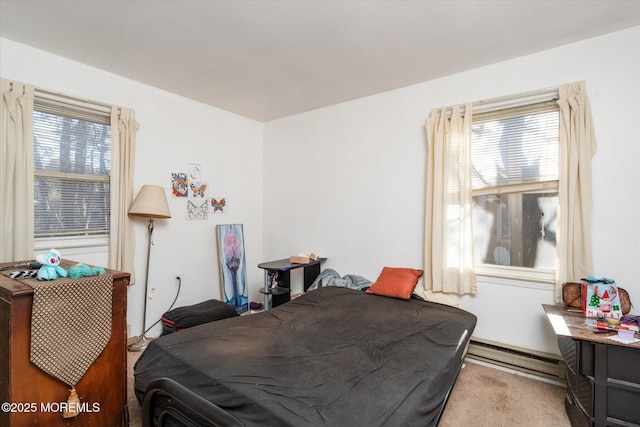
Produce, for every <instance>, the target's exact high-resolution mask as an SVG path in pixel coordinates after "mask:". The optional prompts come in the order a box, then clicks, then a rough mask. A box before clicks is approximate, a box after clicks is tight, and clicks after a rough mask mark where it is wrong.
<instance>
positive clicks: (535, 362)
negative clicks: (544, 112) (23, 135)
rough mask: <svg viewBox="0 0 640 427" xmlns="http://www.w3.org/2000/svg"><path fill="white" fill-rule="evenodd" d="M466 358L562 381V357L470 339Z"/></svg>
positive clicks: (563, 366)
mask: <svg viewBox="0 0 640 427" xmlns="http://www.w3.org/2000/svg"><path fill="white" fill-rule="evenodd" d="M467 357H470V358H472V359H476V360H481V361H483V362H487V363H492V364H495V365H498V366H502V367H505V368H510V369H513V370H516V371H519V372H524V373H527V374H531V375H537V376H540V377H543V378H547V379H551V380H559V381H564V372H565V367H566V365H565V363H564V360H563V359H562V356H558V355H555V354H551V353H544V352H540V351H536V350H531V349H528V348H522V347H516V346H512V345H508V344H504V343H498V342H495V341H490V340H485V339H481V338H473V337H472V338H471V343H470V344H469V351H468V353H467Z"/></svg>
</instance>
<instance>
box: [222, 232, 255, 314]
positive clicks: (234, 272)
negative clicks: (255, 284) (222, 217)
mask: <svg viewBox="0 0 640 427" xmlns="http://www.w3.org/2000/svg"><path fill="white" fill-rule="evenodd" d="M216 238H217V239H216V240H217V243H218V266H219V271H220V284H221V286H222V295H223V298H224V302H226V303H227V304H229V305H231V306H232V307H233V308H235V309H236V311H237V312H238V313H239V314H240V313H244V312H245V311H247V310H248V309H249V297H248V289H247V263H246V261H245V256H244V231H243V229H242V224H221V225H217V226H216Z"/></svg>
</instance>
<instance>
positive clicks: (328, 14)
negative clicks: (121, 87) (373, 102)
mask: <svg viewBox="0 0 640 427" xmlns="http://www.w3.org/2000/svg"><path fill="white" fill-rule="evenodd" d="M638 25H640V1H636V0H631V1H614V0H599V1H578V0H569V1H562V0H557V1H551V0H549V1H539V0H532V1H518V0H510V1H508V0H500V1H488V0H476V1H471V0H468V1H455V0H449V1H436V0H431V1H401V0H398V1H382V0H380V1H355V0H353V1H348V0H343V1H329V0H325V1H311V0H309V1H293V0H289V1H269V0H262V1H207V0H198V1H190V0H182V1H168V0H150V1H146V0H137V1H123V0H91V1H79V0H41V1H31V0H19V1H14V0H0V36H1V37H3V38H6V39H9V40H13V41H16V42H19V43H23V44H26V45H30V46H33V47H36V48H38V49H43V50H46V51H49V52H52V53H54V54H57V55H60V56H63V57H66V58H69V59H72V60H75V61H78V62H81V63H84V64H87V65H90V66H93V67H96V68H99V69H102V70H105V71H108V72H111V73H114V74H118V75H120V76H124V77H127V78H129V79H132V80H136V81H139V82H142V83H145V84H148V85H151V86H155V87H158V88H161V89H164V90H167V91H169V92H173V93H176V94H179V95H182V96H185V97H187V98H191V99H194V100H197V101H200V102H203V103H205V104H209V105H213V106H215V107H218V108H221V109H224V110H227V111H230V112H233V113H237V114H240V115H242V116H245V117H249V118H252V119H255V120H258V121H269V120H273V119H277V118H281V117H285V116H289V115H293V114H297V113H301V112H305V111H310V110H313V109H316V108H320V107H324V106H328V105H333V104H336V103H340V102H344V101H348V100H352V99H356V98H360V97H364V96H368V95H373V94H376V93H381V92H384V91H388V90H392V89H397V88H400V87H404V86H408V85H411V84H415V83H419V82H423V81H427V80H431V79H434V78H438V77H441V76H445V75H448V74H452V73H456V72H460V71H465V70H469V69H472V68H476V67H480V66H483V65H487V64H491V63H495V62H498V61H503V60H507V59H510V58H514V57H518V56H522V55H526V54H530V53H534V52H539V51H542V50H545V49H550V48H553V47H557V46H561V45H565V44H568V43H572V42H575V41H579V40H583V39H587V38H590V37H595V36H599V35H602V34H606V33H609V32H614V31H618V30H622V29H625V28H630V27H633V26H638ZM639 43H640V41H639Z"/></svg>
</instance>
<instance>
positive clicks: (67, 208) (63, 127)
mask: <svg viewBox="0 0 640 427" xmlns="http://www.w3.org/2000/svg"><path fill="white" fill-rule="evenodd" d="M54 107H55V105H54V106H51V105H49V106H48V107H47V108H45V109H46V112H44V111H39V110H38V108H39V106H38V103H37V102H36V105H35V108H36V111H34V114H33V119H34V170H35V179H34V183H35V201H34V217H35V224H34V229H35V237H36V238H39V237H56V236H57V237H59V236H89V235H91V236H95V235H108V234H109V227H110V212H111V206H110V201H111V200H110V180H109V176H110V172H111V127H110V126H109V125H108V124H105V123H104V122H105V121H106V122H107V123H108V120H106V119H107V117H104V119H105V120H102V122H101V123H97V122H94V121H92V120H85V119H84V118H78V117H73V114H72V111H70V110H69V108H68V107H65V108H64V109H63V110H61V111H60V114H56V113H55V108H54ZM52 111H53V112H52ZM82 117H86V114H85V115H84V116H82Z"/></svg>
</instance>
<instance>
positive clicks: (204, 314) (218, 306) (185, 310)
mask: <svg viewBox="0 0 640 427" xmlns="http://www.w3.org/2000/svg"><path fill="white" fill-rule="evenodd" d="M235 316H238V312H237V311H236V310H235V309H234V308H233V307H232V306H230V305H229V304H227V303H224V302H222V301H218V300H215V299H212V300H208V301H204V302H201V303H198V304H194V305H190V306H186V307H178V308H174V309H173V310H171V311H167V312H166V313H164V314H163V315H162V335H167V334H170V333H173V332H177V331H180V330H182V329H186V328H191V327H192V326H196V325H200V324H202V323H209V322H215V321H216V320H222V319H226V318H228V317H235Z"/></svg>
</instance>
